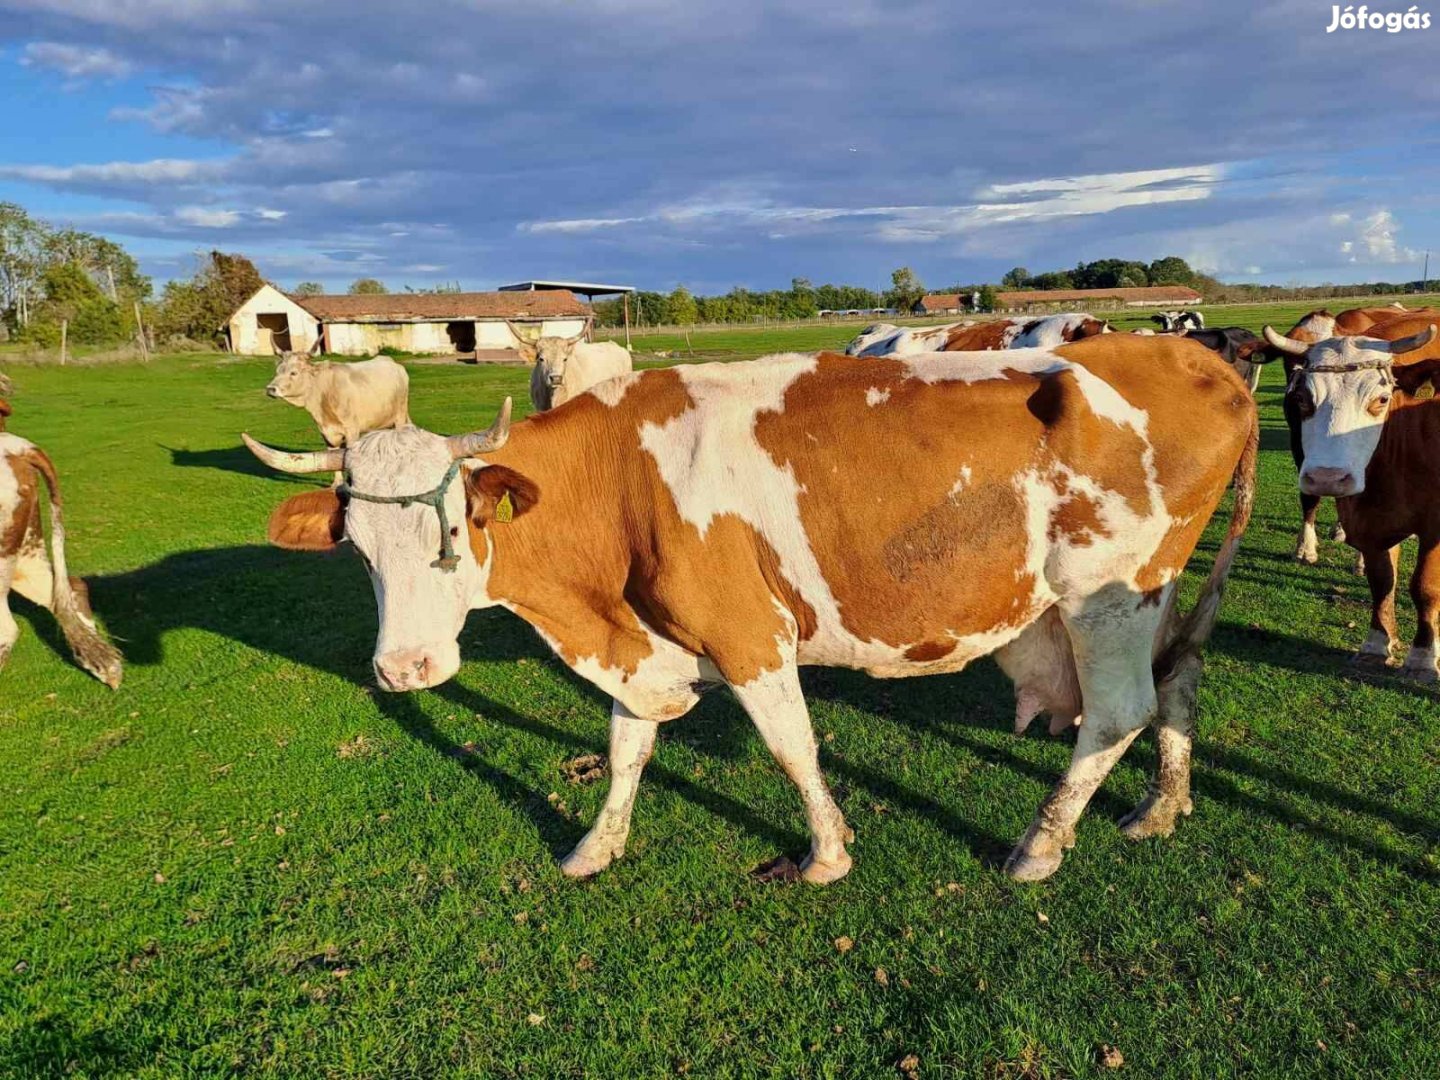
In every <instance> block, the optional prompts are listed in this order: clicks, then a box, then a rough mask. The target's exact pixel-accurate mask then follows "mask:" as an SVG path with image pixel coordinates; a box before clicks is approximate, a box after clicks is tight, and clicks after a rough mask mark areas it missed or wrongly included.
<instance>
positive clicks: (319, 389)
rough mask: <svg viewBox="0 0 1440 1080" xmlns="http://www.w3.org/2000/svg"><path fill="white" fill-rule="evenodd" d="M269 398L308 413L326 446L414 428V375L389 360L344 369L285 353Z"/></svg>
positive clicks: (381, 358) (267, 389)
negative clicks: (382, 431) (370, 433)
mask: <svg viewBox="0 0 1440 1080" xmlns="http://www.w3.org/2000/svg"><path fill="white" fill-rule="evenodd" d="M265 393H267V394H268V395H270V396H271V397H272V398H276V399H278V400H280V401H283V402H286V403H287V404H290V405H295V406H298V407H299V408H302V409H304V410H305V411H306V412H308V413H309V414H310V418H311V419H312V420H314V421H315V426H316V427H318V428H319V429H320V437H321V438H323V439H324V440H325V445H326V446H349V445H351V444H352V443H354V442H355V440H356V439H358V438H359V437H360V436H361V435H363V434H364V433H365V432H367V431H378V430H380V429H381V428H400V427H408V426H409V425H410V376H409V375H408V374H407V373H406V371H405V369H404V368H403V367H401V366H400V365H399V364H397V363H396V362H395V361H394V360H391V359H390V358H389V357H385V356H377V357H375V358H374V359H371V360H360V361H357V362H355V363H349V364H341V363H331V362H329V361H323V362H321V361H315V360H311V359H310V358H309V357H307V356H305V355H304V354H303V353H286V354H285V355H284V356H282V357H280V359H279V360H278V361H276V363H275V377H274V378H273V379H271V380H270V383H269V385H268V386H266V387H265Z"/></svg>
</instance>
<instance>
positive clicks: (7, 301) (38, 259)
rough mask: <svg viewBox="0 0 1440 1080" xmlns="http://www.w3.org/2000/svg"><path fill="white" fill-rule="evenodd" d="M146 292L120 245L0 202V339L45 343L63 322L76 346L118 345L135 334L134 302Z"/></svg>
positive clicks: (54, 338)
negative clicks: (52, 222)
mask: <svg viewBox="0 0 1440 1080" xmlns="http://www.w3.org/2000/svg"><path fill="white" fill-rule="evenodd" d="M149 296H150V279H149V278H147V277H146V276H145V275H144V274H142V273H140V267H139V265H138V264H137V263H136V261H135V259H134V257H133V256H131V255H130V253H129V252H127V251H126V250H125V249H124V248H122V247H121V246H120V245H119V244H117V243H115V242H114V241H111V240H107V239H105V237H103V236H96V235H94V234H93V233H87V232H81V231H80V230H78V229H65V228H56V227H54V226H52V225H50V224H49V223H48V222H44V221H41V220H39V219H37V218H34V217H31V216H30V215H29V214H28V213H27V212H26V211H25V210H24V209H23V208H22V207H20V206H17V205H16V204H15V203H8V202H0V326H3V328H4V330H5V334H4V335H0V336H8V337H12V338H14V339H16V340H18V341H24V342H28V343H30V344H33V345H38V346H40V347H43V348H50V347H54V346H56V345H58V344H60V335H61V327H62V326H63V327H65V333H66V335H67V337H68V339H69V340H70V341H73V342H76V343H77V344H83V345H111V344H116V343H119V342H121V341H125V340H127V339H130V338H133V337H134V336H135V306H136V304H137V303H138V302H143V301H145V300H146V299H148V298H149Z"/></svg>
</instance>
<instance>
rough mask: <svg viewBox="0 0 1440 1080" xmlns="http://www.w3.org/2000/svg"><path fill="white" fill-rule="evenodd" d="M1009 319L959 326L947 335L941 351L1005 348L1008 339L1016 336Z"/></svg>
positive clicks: (988, 350)
mask: <svg viewBox="0 0 1440 1080" xmlns="http://www.w3.org/2000/svg"><path fill="white" fill-rule="evenodd" d="M1012 331H1013V327H1012V326H1011V324H1010V322H1009V320H1007V319H1002V320H1000V321H998V322H985V323H976V324H975V325H974V326H957V327H955V328H954V329H952V330H951V331H950V332H949V334H947V335H946V337H945V342H944V344H942V345H941V346H940V349H939V351H940V352H993V351H995V350H996V349H1003V348H1005V343H1006V341H1007V340H1008V339H1012V338H1014V336H1015V335H1014V333H1013V332H1012Z"/></svg>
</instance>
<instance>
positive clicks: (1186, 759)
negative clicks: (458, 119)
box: [1120, 654, 1205, 840]
mask: <svg viewBox="0 0 1440 1080" xmlns="http://www.w3.org/2000/svg"><path fill="white" fill-rule="evenodd" d="M1204 668H1205V664H1204V661H1203V659H1202V658H1201V657H1200V656H1199V655H1198V654H1190V655H1188V656H1186V657H1185V658H1184V659H1183V660H1181V661H1180V663H1179V664H1178V665H1176V668H1175V670H1174V671H1173V672H1171V673H1170V674H1169V675H1168V676H1167V677H1166V678H1165V679H1164V680H1163V681H1162V682H1161V683H1160V685H1159V686H1157V687H1156V688H1155V692H1156V699H1157V708H1156V712H1155V723H1154V728H1155V748H1156V752H1157V759H1158V760H1157V763H1156V766H1155V775H1154V776H1153V777H1152V778H1151V780H1150V788H1149V790H1148V791H1147V792H1146V793H1145V798H1144V799H1143V800H1141V802H1140V805H1139V806H1137V807H1136V808H1135V809H1134V810H1132V811H1130V813H1128V814H1126V815H1125V816H1124V817H1123V818H1121V819H1120V827H1121V828H1122V829H1124V830H1125V835H1126V836H1128V837H1130V839H1132V840H1143V839H1145V838H1146V837H1149V836H1169V835H1170V834H1171V833H1172V832H1174V831H1175V819H1176V818H1177V817H1180V816H1181V815H1182V814H1183V815H1186V816H1189V814H1190V811H1191V810H1193V809H1194V805H1195V804H1194V803H1193V802H1192V801H1191V799H1190V751H1191V747H1192V745H1193V743H1194V736H1195V697H1196V694H1197V692H1198V691H1199V688H1200V674H1201V672H1202V671H1204Z"/></svg>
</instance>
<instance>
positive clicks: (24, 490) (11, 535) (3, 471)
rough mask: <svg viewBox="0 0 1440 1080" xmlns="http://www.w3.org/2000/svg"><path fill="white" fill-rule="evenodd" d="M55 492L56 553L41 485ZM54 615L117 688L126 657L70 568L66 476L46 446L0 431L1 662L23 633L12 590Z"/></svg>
mask: <svg viewBox="0 0 1440 1080" xmlns="http://www.w3.org/2000/svg"><path fill="white" fill-rule="evenodd" d="M42 481H43V482H44V484H45V487H46V488H47V489H48V490H49V492H50V555H49V557H47V556H46V554H45V535H44V531H43V529H42V527H41V523H40V484H41V482H42ZM12 592H14V593H18V594H19V595H20V596H23V597H24V598H25V599H26V600H29V601H31V602H33V603H36V604H39V605H40V606H41V607H44V608H48V609H49V610H50V611H51V612H53V613H54V615H55V620H56V621H57V622H58V623H59V624H60V629H61V630H62V631H64V633H65V640H66V641H68V642H69V643H70V649H71V651H72V652H73V653H74V654H75V660H76V661H77V662H78V663H79V665H80V666H81V667H82V668H84V669H85V670H86V671H88V672H90V674H92V675H94V676H95V677H96V678H97V679H99V680H100V681H101V682H103V683H104V684H105V685H106V686H108V687H110V688H111V689H112V690H113V689H117V688H118V687H119V686H120V678H121V660H120V654H119V652H117V651H116V650H115V647H114V646H112V645H111V644H110V643H109V642H107V641H106V640H105V639H104V638H103V637H102V636H101V635H100V632H99V630H98V629H97V628H96V626H95V620H94V617H93V615H92V614H91V612H90V598H89V592H88V590H87V589H86V587H85V583H84V582H83V581H81V580H80V579H79V578H72V577H71V576H70V575H69V572H68V571H67V570H66V567H65V519H64V513H63V506H62V503H61V499H60V482H59V480H58V479H57V477H56V475H55V466H54V465H53V464H52V463H51V461H50V458H49V457H48V456H46V454H45V452H44V451H43V450H41V449H40V448H39V447H37V446H36V445H35V444H34V443H31V442H29V441H28V440H26V439H22V438H20V436H18V435H14V434H10V433H3V434H0V668H4V666H5V661H6V660H8V659H9V657H10V650H11V649H12V648H14V646H15V640H16V638H18V637H19V636H20V627H19V625H18V624H17V623H16V622H15V618H14V616H13V615H11V614H10V594H11V593H12Z"/></svg>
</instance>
